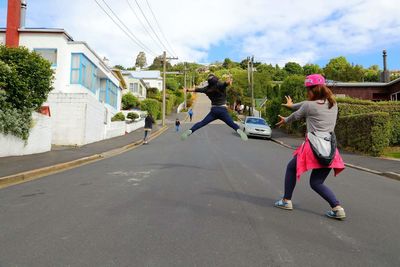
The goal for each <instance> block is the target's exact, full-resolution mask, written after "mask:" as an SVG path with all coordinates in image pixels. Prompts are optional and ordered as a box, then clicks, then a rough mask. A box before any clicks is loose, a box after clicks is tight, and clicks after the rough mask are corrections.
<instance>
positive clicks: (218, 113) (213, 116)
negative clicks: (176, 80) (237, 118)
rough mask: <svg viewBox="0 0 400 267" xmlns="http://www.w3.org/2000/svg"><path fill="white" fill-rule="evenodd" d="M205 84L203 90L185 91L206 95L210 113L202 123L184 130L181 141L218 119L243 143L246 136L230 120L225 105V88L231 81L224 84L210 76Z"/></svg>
mask: <svg viewBox="0 0 400 267" xmlns="http://www.w3.org/2000/svg"><path fill="white" fill-rule="evenodd" d="M207 82H208V84H207V86H205V87H203V88H196V89H194V90H189V89H188V90H187V91H188V92H196V93H204V94H206V95H207V96H208V98H209V99H210V100H211V111H210V112H209V113H208V115H207V116H206V117H205V118H204V119H203V120H202V121H200V122H198V123H196V124H195V125H193V127H192V128H191V129H190V130H186V131H185V132H184V133H183V134H182V135H181V139H182V140H186V139H187V138H188V137H189V135H191V134H192V133H194V132H195V131H197V130H198V129H200V128H202V127H204V126H206V125H207V124H209V123H211V122H212V121H214V120H217V119H220V120H222V121H223V122H225V123H226V124H227V125H228V126H229V127H231V128H232V129H233V130H235V131H236V132H237V133H238V134H239V136H240V138H242V140H243V141H245V140H247V135H246V134H245V133H244V132H243V131H242V130H241V129H240V128H239V126H238V125H237V124H236V123H235V122H234V121H233V120H232V118H231V116H230V115H229V113H228V108H227V105H226V88H227V87H228V86H230V85H232V79H231V78H229V79H228V80H227V81H226V82H220V81H219V79H218V78H217V77H216V76H215V75H213V74H210V75H209V76H208V79H207Z"/></svg>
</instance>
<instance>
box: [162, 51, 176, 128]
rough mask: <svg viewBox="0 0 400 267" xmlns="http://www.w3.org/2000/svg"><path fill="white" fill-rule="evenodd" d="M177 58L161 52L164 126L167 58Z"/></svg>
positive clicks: (163, 117) (163, 118) (163, 120)
mask: <svg viewBox="0 0 400 267" xmlns="http://www.w3.org/2000/svg"><path fill="white" fill-rule="evenodd" d="M172 59H178V58H177V57H167V52H165V51H164V52H163V69H164V73H163V102H162V126H165V109H166V104H167V103H166V94H167V86H166V74H167V60H172Z"/></svg>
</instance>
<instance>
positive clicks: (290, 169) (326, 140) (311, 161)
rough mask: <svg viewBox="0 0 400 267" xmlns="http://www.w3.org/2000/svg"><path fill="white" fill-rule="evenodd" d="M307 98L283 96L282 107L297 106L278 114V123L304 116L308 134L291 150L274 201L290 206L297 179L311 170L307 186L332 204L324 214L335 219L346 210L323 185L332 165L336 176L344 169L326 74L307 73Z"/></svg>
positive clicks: (333, 104) (278, 204) (343, 216)
mask: <svg viewBox="0 0 400 267" xmlns="http://www.w3.org/2000/svg"><path fill="white" fill-rule="evenodd" d="M304 84H305V86H306V88H307V98H308V100H307V101H304V102H300V103H297V104H294V103H293V101H292V99H291V98H290V96H286V104H282V105H283V106H285V107H288V108H290V109H293V110H296V111H295V112H294V113H292V114H291V115H290V116H288V117H286V118H285V117H282V116H280V115H279V122H278V123H277V126H279V127H281V126H283V125H284V124H287V123H291V122H293V121H297V120H299V119H301V118H305V119H306V123H307V134H306V139H305V141H304V142H303V144H302V145H301V146H300V147H299V148H298V149H297V150H296V151H295V152H294V153H293V155H294V157H293V159H292V160H291V161H290V162H289V163H288V165H287V168H286V175H285V194H284V196H283V198H282V199H281V200H279V201H277V202H276V203H275V206H276V207H277V208H281V209H286V210H292V209H293V204H292V201H291V199H292V194H293V191H294V188H295V186H296V180H299V179H300V176H301V175H302V174H303V173H304V172H306V171H308V170H312V172H311V177H310V186H311V188H312V189H313V190H314V191H315V192H317V193H318V194H319V195H320V196H321V197H322V198H323V199H325V200H326V201H327V202H328V203H329V205H330V206H331V208H332V209H331V210H330V211H328V212H326V215H327V216H328V217H330V218H334V219H344V218H345V217H346V213H345V211H344V209H343V207H342V206H341V205H340V202H339V201H338V200H337V198H336V196H335V194H334V193H333V192H332V191H331V190H330V189H329V188H328V187H327V186H326V185H324V182H325V179H326V178H327V177H328V174H329V173H330V171H331V169H334V172H335V176H336V175H338V174H339V173H340V172H341V171H343V170H344V163H343V160H342V158H341V156H340V154H339V151H338V150H337V148H336V138H335V135H334V129H335V125H336V119H337V114H338V107H337V104H336V100H335V98H334V96H333V93H332V91H331V90H330V89H329V88H328V87H327V86H326V84H325V78H324V77H323V76H322V75H320V74H313V75H309V76H307V77H306V80H305V82H304Z"/></svg>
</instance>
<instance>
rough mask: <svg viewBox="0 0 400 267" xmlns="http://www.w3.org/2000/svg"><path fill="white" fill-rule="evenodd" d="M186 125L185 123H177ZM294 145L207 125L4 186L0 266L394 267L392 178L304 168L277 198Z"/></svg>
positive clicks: (397, 256)
mask: <svg viewBox="0 0 400 267" xmlns="http://www.w3.org/2000/svg"><path fill="white" fill-rule="evenodd" d="M188 126H189V125H188V124H184V125H183V128H184V129H185V128H187V127H188ZM291 152H292V151H291V150H289V149H286V148H283V147H281V146H279V145H277V144H275V143H273V142H269V141H265V140H259V139H250V140H249V141H247V142H242V141H241V140H240V138H239V137H237V136H236V135H235V134H234V133H233V132H232V130H231V129H230V128H228V127H227V126H225V125H221V124H213V125H210V126H208V127H206V128H203V129H201V130H199V131H198V132H196V133H195V134H193V135H192V136H190V137H189V139H188V140H187V141H185V142H182V141H180V140H179V136H178V134H176V133H175V132H174V129H173V128H171V129H170V130H169V131H168V132H167V133H166V134H164V135H162V136H161V137H159V138H158V139H156V140H154V141H153V142H151V143H150V144H149V145H147V146H141V147H139V148H138V149H135V150H132V151H130V152H127V153H125V154H122V155H119V156H116V157H113V158H110V159H106V160H103V161H98V162H95V163H93V164H90V165H86V166H82V167H80V168H77V169H73V170H69V171H66V172H63V173H59V174H55V175H52V176H48V177H45V178H42V179H39V180H36V181H32V182H28V183H25V184H20V185H17V186H13V187H9V188H6V189H2V190H0V222H1V223H0V266H400V231H399V222H400V208H399V204H400V182H399V181H395V180H391V179H386V178H383V177H380V176H375V175H372V174H368V173H365V172H360V171H357V170H353V169H346V170H345V171H344V173H343V174H341V175H340V176H339V177H333V176H330V177H329V178H328V180H327V184H328V185H329V186H331V188H332V189H333V190H334V191H335V192H336V194H337V196H338V198H339V199H340V200H341V201H342V204H343V206H344V207H345V209H346V212H347V214H348V218H347V220H345V221H335V220H332V219H329V218H326V217H324V216H323V214H324V212H325V211H326V210H327V209H328V208H329V206H328V205H327V203H325V202H324V200H322V199H321V198H320V197H319V196H318V195H317V194H316V193H314V192H313V191H312V190H311V189H310V187H309V185H308V180H309V179H308V176H303V177H302V180H301V182H300V183H299V184H298V187H297V188H296V191H295V194H294V199H293V202H294V205H295V210H294V211H284V210H280V209H276V208H274V207H273V202H274V201H275V200H276V199H278V198H279V197H280V196H281V195H282V190H283V175H284V171H285V165H286V163H287V161H288V160H289V159H290V158H291Z"/></svg>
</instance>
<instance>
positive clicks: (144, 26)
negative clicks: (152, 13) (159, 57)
mask: <svg viewBox="0 0 400 267" xmlns="http://www.w3.org/2000/svg"><path fill="white" fill-rule="evenodd" d="M126 2H127V3H128V5H129V8H130V10H131V11H132V13H133V14H134V15H135V17H136V18H137V20H138V21H139V22H140V24H141V25H142V27H143V29H144V30H145V31H146V33H147V34H148V35H149V36H150V37H151V39H153V41H154V43H156V44H157V45H158V46H159V47H160V48H161V50H163V47H162V46H160V45H159V44H158V43H157V41H156V39H154V37H153V35H152V34H151V33H150V32H149V31H148V30H147V27H146V25H144V23H143V22H142V20H141V19H140V17H139V15H138V14H137V13H136V11H135V9H134V8H133V7H132V5H131V3H130V2H129V0H126Z"/></svg>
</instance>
